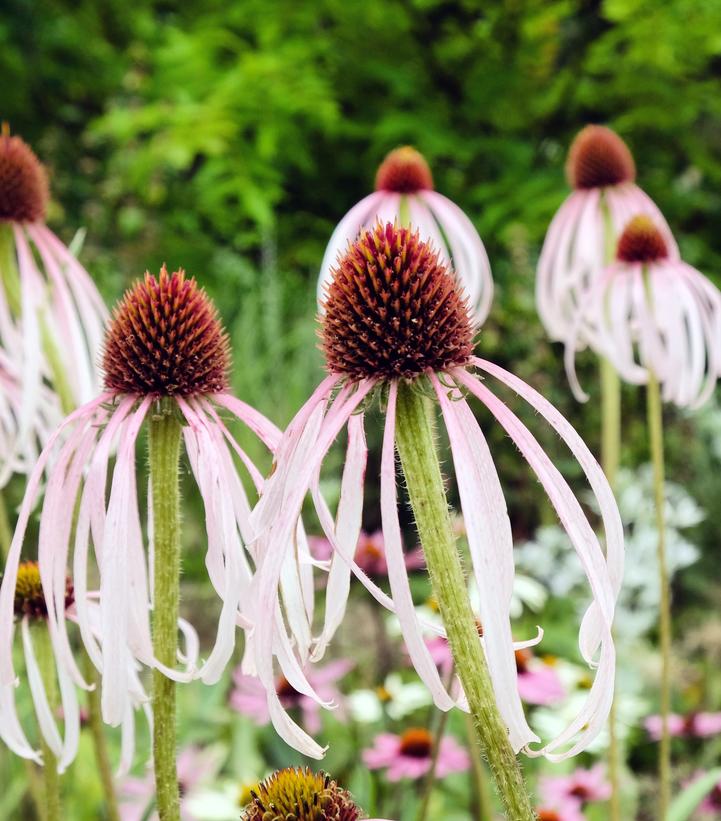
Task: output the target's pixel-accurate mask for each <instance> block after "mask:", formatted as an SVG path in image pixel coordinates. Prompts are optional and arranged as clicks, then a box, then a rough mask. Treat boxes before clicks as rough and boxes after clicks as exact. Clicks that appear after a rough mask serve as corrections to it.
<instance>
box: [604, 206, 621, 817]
mask: <svg viewBox="0 0 721 821" xmlns="http://www.w3.org/2000/svg"><path fill="white" fill-rule="evenodd" d="M602 197H603V198H602V201H601V213H602V215H603V241H604V248H603V257H604V263H605V264H606V265H609V264H610V263H611V262H612V261H613V258H614V257H615V255H616V242H617V237H616V232H615V231H614V228H613V220H612V219H611V211H610V209H609V207H608V203H607V201H606V198H605V194H604V195H602ZM600 371H601V467H602V468H603V472H604V473H605V474H606V479H608V484H609V485H610V487H611V490H613V491H615V490H616V476H617V474H618V466H619V464H620V457H621V380H620V379H619V376H618V373H617V372H616V369H615V368H614V367H613V365H612V364H611V363H610V362H609V361H608V360H607V359H606V358H605V357H601V358H600ZM617 706H618V699H617V693H616V686H615V681H614V688H613V699H612V700H611V710H610V712H609V715H608V774H609V778H610V781H611V799H610V802H609V807H608V809H609V821H621V749H620V744H619V739H618V711H617Z"/></svg>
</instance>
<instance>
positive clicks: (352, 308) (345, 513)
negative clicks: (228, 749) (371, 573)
mask: <svg viewBox="0 0 721 821" xmlns="http://www.w3.org/2000/svg"><path fill="white" fill-rule="evenodd" d="M323 307H324V311H323V314H322V316H321V319H320V322H321V343H322V348H323V351H324V353H325V357H326V363H327V368H328V371H329V374H328V376H327V377H326V378H325V379H324V380H323V381H322V382H321V384H320V385H319V386H318V388H317V389H316V391H315V392H314V393H313V395H312V396H311V397H310V399H309V400H308V402H306V404H305V405H304V406H303V407H302V408H301V410H300V411H299V412H298V414H297V415H296V417H295V419H294V420H293V421H292V422H291V424H290V425H289V427H288V429H287V431H286V433H285V435H284V437H283V439H282V440H281V442H280V444H279V446H278V450H277V455H276V465H275V470H274V472H273V474H272V476H271V477H270V478H269V479H268V480H267V483H266V486H265V490H264V493H263V495H262V496H261V499H260V501H259V503H258V505H257V507H256V509H255V511H254V514H253V517H254V523H255V526H256V531H257V533H258V545H257V555H258V556H259V565H258V567H257V570H256V575H255V576H254V578H253V582H252V584H251V586H250V591H249V594H248V596H247V598H245V599H244V604H245V608H244V612H245V613H246V616H247V618H248V619H249V620H251V621H252V620H254V619H257V616H254V615H253V614H257V613H268V612H274V611H275V610H276V609H277V608H278V607H279V605H280V595H279V580H280V577H281V571H282V568H283V565H284V562H285V561H286V560H287V557H288V555H289V543H288V539H289V538H290V536H291V535H292V534H293V532H294V531H295V528H296V527H297V526H298V520H299V515H300V511H301V506H302V504H303V500H304V498H305V496H306V494H307V493H308V492H309V491H310V492H311V493H312V495H313V497H314V500H315V503H316V509H317V512H318V514H319V517H320V520H321V524H322V525H323V527H324V531H325V535H326V537H327V538H328V539H329V540H330V541H331V542H332V544H333V547H334V551H335V553H334V556H333V559H332V563H331V568H330V578H329V583H328V591H329V593H328V603H327V606H326V616H325V625H324V629H323V631H322V633H321V635H320V637H319V640H318V648H317V652H316V653H315V654H314V656H315V657H318V656H320V655H321V654H322V650H323V649H324V647H325V645H326V644H327V642H328V640H329V638H330V636H331V635H332V633H333V631H334V630H335V628H336V627H337V623H338V613H339V612H342V604H343V602H342V601H339V600H337V599H336V598H335V597H333V596H332V595H331V591H343V592H342V594H340V595H343V596H345V595H347V590H348V585H347V584H345V583H343V577H344V575H345V574H348V573H349V572H350V569H351V567H352V568H353V570H354V571H355V573H356V574H357V575H358V577H359V578H360V579H361V581H362V582H363V583H364V584H365V585H366V587H368V589H369V590H370V591H371V592H372V593H373V595H374V596H375V597H376V598H377V600H378V601H379V602H381V603H382V604H384V605H385V606H386V607H389V608H391V609H393V610H394V611H395V613H396V614H397V616H398V619H399V621H400V624H401V628H402V631H403V635H404V638H405V641H406V645H407V647H408V651H409V655H410V657H411V660H412V661H413V663H414V665H415V668H416V670H417V671H418V673H419V675H420V676H421V678H422V679H423V680H424V682H425V683H426V684H427V685H428V687H429V688H430V690H431V692H432V694H433V698H434V700H435V703H436V705H437V706H438V707H439V708H441V709H443V710H448V709H450V708H451V707H453V706H454V704H455V703H456V702H455V701H454V699H453V698H452V697H451V695H450V694H449V693H448V692H447V690H446V688H445V686H444V684H443V682H442V681H441V678H440V675H439V672H438V669H437V667H436V664H435V663H434V661H433V658H432V656H431V653H430V651H429V649H428V647H427V644H426V642H425V641H424V635H423V626H422V625H421V623H420V621H419V618H418V615H417V613H416V610H415V608H414V606H413V600H412V597H411V591H410V587H409V584H408V577H407V572H406V567H405V564H404V561H403V551H402V547H401V531H400V525H399V519H398V510H397V495H396V457H395V453H396V450H397V451H398V453H399V455H400V460H401V465H402V468H403V473H404V475H405V479H406V483H407V486H408V492H409V497H410V501H411V504H412V507H413V510H414V512H415V516H416V524H417V526H418V530H419V534H420V537H421V543H422V545H423V549H424V551H425V556H426V562H427V566H428V570H429V573H430V577H431V581H432V583H433V588H434V594H435V598H436V600H437V601H438V603H439V606H440V611H441V615H442V617H443V621H444V623H445V628H446V631H447V633H448V637H449V640H450V644H451V649H452V651H453V656H454V659H455V663H456V669H457V671H458V675H459V677H460V680H461V683H462V685H463V689H464V691H465V698H466V699H467V701H468V705H469V706H470V709H471V712H472V713H473V715H474V718H475V721H476V726H477V729H478V732H479V736H480V739H481V741H482V743H483V746H484V748H485V751H486V754H487V755H488V757H489V760H490V763H491V766H492V769H493V772H494V775H495V777H496V780H497V783H498V786H499V791H500V792H501V795H502V797H503V799H504V802H505V806H506V809H507V812H508V813H509V815H510V816H511V817H513V818H532V817H533V815H532V810H531V807H530V803H529V802H528V798H527V796H526V795H525V789H524V787H523V782H522V778H521V775H520V771H519V769H518V764H517V761H516V760H515V757H514V752H517V751H519V750H522V749H523V750H526V751H530V745H531V744H532V743H533V742H536V741H538V737H537V736H536V734H535V733H534V732H533V731H532V730H531V728H530V727H529V725H528V723H527V721H526V719H525V716H524V713H523V706H522V704H521V700H520V697H519V693H518V682H517V670H516V657H515V652H514V641H513V636H512V630H511V622H510V606H511V594H512V587H513V576H514V567H513V539H512V535H511V526H510V521H509V519H508V514H507V512H506V504H505V499H504V495H503V491H502V488H501V484H500V480H499V478H498V474H497V472H496V469H495V466H494V463H493V458H492V456H491V453H490V451H489V448H488V445H487V443H486V440H485V438H484V436H483V434H482V432H481V429H480V427H479V425H478V423H477V421H476V419H475V417H474V415H473V413H472V411H471V408H470V405H469V404H468V402H467V399H466V396H467V395H471V396H474V397H476V398H478V399H479V400H480V401H481V403H482V404H483V405H485V406H486V408H487V409H488V410H490V411H491V413H492V415H493V416H494V417H495V418H496V419H497V420H498V422H499V423H500V424H501V425H502V427H503V428H504V429H505V430H506V431H507V432H508V434H509V435H510V437H511V438H512V440H513V441H514V442H515V443H516V444H517V445H518V447H519V449H520V451H521V453H522V454H523V456H524V457H525V458H526V459H527V461H528V462H529V465H530V466H531V468H532V469H533V470H534V472H535V473H536V475H537V476H538V478H539V480H540V481H541V483H542V484H543V486H544V488H545V489H546V492H547V493H548V494H549V498H550V500H551V502H552V504H553V505H554V507H555V508H556V510H557V512H558V514H559V517H560V519H561V521H562V523H563V525H564V527H565V528H566V530H567V532H568V534H569V537H570V539H571V542H572V544H573V545H574V547H575V549H576V551H577V553H578V555H579V558H580V560H581V562H582V564H583V567H584V570H585V572H586V575H587V577H588V580H589V583H590V586H591V591H592V595H593V603H592V605H591V606H590V609H589V610H588V612H587V614H586V616H585V618H584V621H583V624H582V627H581V632H580V647H581V651H582V654H583V656H584V658H585V659H586V661H587V662H589V663H593V664H595V663H597V664H598V670H597V674H596V678H595V681H594V683H593V686H592V687H591V689H590V691H589V695H588V699H587V701H586V704H585V705H584V708H583V710H582V712H581V714H580V715H579V716H578V717H577V718H576V719H575V720H574V721H573V722H572V724H571V725H570V726H569V727H568V728H567V729H566V730H565V731H564V732H563V733H562V734H561V735H560V736H559V737H558V738H556V739H554V740H553V741H552V742H550V743H549V744H547V745H546V746H545V747H543V748H542V749H541V750H540V751H537V752H535V753H534V754H545V755H548V756H549V757H553V758H564V757H566V756H569V755H573V754H575V753H577V752H579V751H581V750H583V749H584V748H585V747H586V746H587V744H588V743H590V741H591V740H592V739H593V738H595V736H596V735H597V734H598V732H599V731H600V729H601V727H602V725H603V723H604V721H605V718H606V716H607V714H608V709H609V706H610V703H611V697H612V691H613V688H612V681H613V673H614V665H615V652H614V646H613V641H612V639H611V622H612V618H613V610H614V605H615V600H616V597H617V594H618V588H619V585H620V580H621V570H622V563H623V534H622V527H621V521H620V517H619V514H618V510H617V507H616V504H615V501H614V499H613V495H612V494H611V491H610V489H609V487H608V483H607V482H606V479H605V477H604V476H603V474H602V472H601V470H600V468H599V466H598V464H597V463H596V461H595V460H594V459H593V457H592V456H591V454H590V453H589V451H588V449H587V448H586V446H585V445H584V444H583V442H582V441H581V440H580V438H579V437H578V435H577V434H576V433H575V431H574V430H573V429H572V427H571V426H570V425H569V423H568V422H567V421H566V420H565V419H564V418H563V417H562V416H561V414H560V413H558V411H556V410H555V409H554V408H553V407H552V406H551V405H550V404H549V403H548V402H547V401H546V400H545V399H544V398H543V397H542V396H541V395H540V394H538V393H537V392H536V391H535V390H534V389H533V388H531V387H530V386H528V385H526V384H525V383H523V382H522V381H521V380H519V379H517V378H516V377H515V376H513V375H512V374H510V373H509V372H507V371H505V370H503V369H502V368H499V367H498V366H496V365H494V364H493V363H491V362H488V361H487V360H484V359H481V358H479V357H475V356H473V335H474V326H473V323H472V321H471V317H470V312H469V307H468V304H467V302H466V300H465V299H464V296H463V292H462V290H461V288H460V286H459V284H458V282H457V280H456V279H455V278H454V277H453V276H452V274H451V273H450V272H449V270H448V269H447V268H446V267H445V265H444V264H443V263H442V262H441V260H440V258H439V255H438V253H437V252H435V251H434V250H433V248H432V246H431V245H429V244H428V243H426V242H423V241H422V240H421V239H420V236H419V234H418V233H417V232H413V231H412V230H410V229H408V228H401V227H398V226H397V225H393V224H391V223H387V224H385V225H382V224H380V223H379V224H377V225H376V226H375V227H374V228H373V229H372V230H369V231H364V232H363V233H362V234H361V236H360V237H359V238H358V240H357V241H356V242H354V243H353V244H352V245H350V246H349V247H348V249H347V250H346V252H345V254H344V255H343V256H342V257H341V258H339V260H338V262H337V265H336V268H335V269H334V272H333V279H332V281H331V282H330V284H329V286H328V288H327V291H326V297H325V301H324V306H323ZM481 374H483V375H484V376H487V377H488V376H490V377H493V378H494V379H496V380H498V381H499V382H501V383H502V384H504V385H506V386H508V387H510V388H511V389H512V390H513V391H515V393H517V394H518V395H519V396H521V397H522V398H524V399H525V400H526V401H527V402H528V403H529V404H530V405H531V406H532V407H533V408H534V409H535V410H537V411H538V412H539V413H540V415H541V416H543V417H544V418H545V419H546V420H547V421H548V422H549V423H550V424H551V426H552V427H553V428H554V429H555V430H556V431H557V432H558V433H559V435H560V436H561V438H562V439H563V440H564V441H565V442H566V444H567V445H568V446H569V448H570V450H571V451H572V453H573V454H574V456H575V457H576V458H577V459H578V461H579V463H580V465H581V467H582V469H583V470H584V472H585V474H586V476H587V478H588V480H589V483H590V485H591V487H592V489H593V491H594V493H595V495H596V497H597V499H598V503H599V507H600V510H601V512H602V518H603V521H604V527H605V531H606V545H607V548H606V554H605V555H604V552H603V550H602V549H601V546H600V544H599V542H598V539H597V537H596V536H595V534H594V533H593V530H592V528H591V526H590V524H589V522H588V520H587V518H586V516H585V515H584V513H583V511H582V510H581V507H580V505H579V503H578V501H577V499H576V497H575V496H574V494H573V493H572V491H571V490H570V488H569V486H568V485H567V483H566V482H565V480H564V479H563V478H562V476H561V474H560V473H559V471H558V469H557V468H556V466H555V465H554V464H553V462H552V461H551V459H550V458H549V457H548V456H547V455H546V453H545V452H544V451H543V450H542V448H541V447H540V445H539V444H538V442H537V441H536V439H535V438H534V437H533V435H532V434H531V432H530V431H529V430H528V429H527V428H526V427H525V425H524V424H523V423H522V422H521V420H520V419H519V418H518V417H517V416H516V415H515V413H513V411H512V410H511V409H510V408H509V407H507V406H506V405H505V404H504V403H503V402H502V401H501V400H500V399H498V398H497V397H496V396H495V395H494V394H493V393H492V392H491V390H490V388H489V387H487V385H486V382H485V381H482V380H481V378H480V375H481ZM424 393H425V396H424ZM428 394H430V395H431V396H434V397H435V399H436V400H437V402H438V404H439V405H440V408H441V412H442V418H443V421H444V423H445V427H446V430H447V433H448V437H449V441H450V446H451V453H452V457H453V464H454V467H455V475H456V479H457V482H458V489H459V493H460V499H461V506H462V510H463V514H464V517H465V525H466V531H467V536H468V544H469V548H470V553H471V558H472V563H473V572H474V575H475V580H476V583H477V585H478V588H479V592H480V597H479V598H480V620H481V623H482V624H483V637H482V638H481V637H479V633H478V628H477V624H476V620H475V617H474V614H473V612H472V610H471V607H470V604H469V602H468V599H467V597H466V596H465V595H464V591H465V580H464V576H463V571H462V568H461V564H460V559H459V556H458V553H457V550H456V546H455V538H454V535H453V530H452V526H451V522H450V519H449V515H448V509H447V503H446V497H445V492H444V486H443V480H442V477H441V472H440V466H439V462H438V457H437V454H436V450H435V445H434V442H433V430H432V424H431V420H430V418H429V403H428V402H427V401H426V398H427V395H428ZM373 395H375V396H377V397H379V398H380V399H381V401H382V404H383V408H384V410H385V433H384V439H383V447H382V457H381V469H380V481H381V518H382V529H383V541H384V549H385V553H386V562H387V565H388V579H389V583H390V588H391V597H390V598H389V597H387V596H385V595H384V593H383V592H382V591H381V590H379V589H378V587H377V586H376V585H375V584H373V583H372V582H371V581H370V579H368V577H367V576H365V574H363V573H362V572H361V571H360V569H359V568H358V567H357V565H355V564H354V563H353V551H354V549H355V545H356V544H357V541H358V534H359V529H360V522H361V511H362V503H363V486H364V475H365V468H366V459H367V449H366V446H365V438H364V414H363V410H364V408H365V407H366V406H367V404H368V402H369V401H370V399H371V397H372V396H373ZM344 428H347V430H348V449H347V456H346V460H345V466H344V470H343V478H342V483H341V498H340V502H339V506H338V512H337V518H336V520H335V521H334V520H333V517H332V515H331V513H330V511H329V510H328V508H327V507H326V506H325V505H324V503H323V500H322V499H321V498H320V496H319V495H318V493H317V477H318V474H319V471H320V469H321V465H322V463H323V460H324V457H325V455H326V453H327V452H328V450H329V448H330V446H331V445H332V443H333V441H334V440H335V438H336V437H337V435H338V434H339V433H340V432H341V430H343V429H344ZM289 622H290V620H289ZM291 628H292V624H291ZM276 629H277V625H275V624H272V623H270V622H269V621H267V620H262V619H261V620H258V621H257V623H256V624H255V629H254V633H253V650H254V655H255V659H256V667H257V672H258V675H259V677H260V679H261V681H262V682H263V683H264V685H265V687H266V693H267V698H268V703H269V708H270V713H271V716H272V717H273V721H274V724H275V726H276V729H277V730H278V732H279V733H280V734H281V736H282V737H283V738H284V739H285V740H286V741H288V743H290V744H293V745H295V746H296V747H297V748H298V749H300V750H301V751H303V752H304V753H306V754H308V755H312V756H316V757H318V756H320V755H322V753H323V750H322V749H321V748H320V747H319V746H318V745H317V744H316V742H315V741H313V739H311V738H310V737H308V736H307V735H306V734H305V733H303V732H302V731H301V730H300V728H299V727H297V725H295V724H294V723H293V722H292V721H291V719H290V717H289V716H288V715H287V714H286V713H285V711H284V710H283V709H282V705H281V703H280V701H279V698H278V695H277V692H276V688H275V686H274V664H273V659H274V656H275V657H276V658H277V659H278V662H279V664H280V665H281V667H282V665H283V664H284V659H283V658H282V657H281V655H280V654H279V653H278V652H276V651H274V650H273V644H274V642H275V643H277V637H276V636H275V635H274V634H275V631H276ZM482 646H483V648H484V649H485V653H483V652H482ZM305 684H307V682H305ZM296 687H297V685H296ZM463 703H464V702H463V701H462V702H461V704H463ZM564 747H567V749H564V750H563V751H562V752H558V751H559V750H560V749H562V748H564Z"/></svg>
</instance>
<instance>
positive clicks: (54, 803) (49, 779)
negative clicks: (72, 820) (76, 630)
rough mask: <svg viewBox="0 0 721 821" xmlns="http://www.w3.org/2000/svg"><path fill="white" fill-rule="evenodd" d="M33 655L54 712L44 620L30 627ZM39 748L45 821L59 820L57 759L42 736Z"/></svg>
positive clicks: (51, 658)
mask: <svg viewBox="0 0 721 821" xmlns="http://www.w3.org/2000/svg"><path fill="white" fill-rule="evenodd" d="M32 632H33V645H34V648H35V655H36V658H37V661H38V666H39V667H40V675H41V676H42V680H43V685H44V686H45V692H46V694H47V697H48V704H49V705H50V710H51V711H52V712H53V713H54V712H55V710H56V709H57V707H58V686H57V681H56V679H55V670H54V658H55V656H54V653H53V648H52V645H51V643H50V634H49V633H48V629H47V625H46V624H45V622H39V623H37V624H35V625H33V627H32ZM40 750H41V752H42V756H43V785H44V795H43V801H44V804H45V819H46V821H60V819H61V818H62V817H63V815H62V812H61V808H60V776H59V775H58V761H57V759H56V758H55V754H54V753H53V752H52V750H51V749H50V747H48V745H47V743H46V741H45V739H44V738H42V734H41V740H40Z"/></svg>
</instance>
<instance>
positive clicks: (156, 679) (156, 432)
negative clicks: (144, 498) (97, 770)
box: [148, 400, 181, 821]
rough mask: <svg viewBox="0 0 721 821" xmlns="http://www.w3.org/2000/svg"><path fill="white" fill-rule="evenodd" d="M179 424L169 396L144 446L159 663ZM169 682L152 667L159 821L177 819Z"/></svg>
mask: <svg viewBox="0 0 721 821" xmlns="http://www.w3.org/2000/svg"><path fill="white" fill-rule="evenodd" d="M180 440H181V426H180V423H179V421H178V420H177V418H176V417H175V415H174V413H173V405H172V403H171V402H170V401H169V400H163V401H162V402H161V403H160V408H159V412H158V413H156V414H155V415H154V416H153V417H152V419H151V421H150V435H149V437H148V448H149V456H150V478H151V482H152V504H153V525H154V530H153V539H154V546H155V562H154V568H155V570H154V591H155V596H154V606H153V650H154V652H155V655H156V657H157V658H158V660H159V661H160V662H162V663H163V664H166V665H168V666H173V665H174V664H175V660H176V655H177V650H178V628H177V624H178V608H179V603H180V481H179V473H178V466H179V461H180ZM175 725H176V718H175V682H173V681H171V680H170V679H169V678H167V676H165V675H164V674H163V673H161V672H160V671H159V670H153V759H154V762H155V788H156V796H157V798H156V801H157V808H158V815H159V817H160V821H179V819H180V798H179V791H178V773H177V766H176V746H177V745H176V726H175Z"/></svg>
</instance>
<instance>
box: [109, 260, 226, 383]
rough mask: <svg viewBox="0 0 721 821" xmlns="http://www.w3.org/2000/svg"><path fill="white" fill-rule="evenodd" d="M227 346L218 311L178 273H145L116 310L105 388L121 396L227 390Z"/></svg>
mask: <svg viewBox="0 0 721 821" xmlns="http://www.w3.org/2000/svg"><path fill="white" fill-rule="evenodd" d="M229 369H230V347H229V344H228V337H227V335H226V333H225V331H224V330H223V327H222V325H221V323H220V319H219V317H218V311H217V309H216V308H215V306H214V305H213V303H212V302H211V301H210V299H208V296H207V294H206V293H205V291H204V290H203V289H202V288H199V287H198V284H197V282H196V281H195V279H193V278H191V279H186V277H185V272H184V271H183V270H182V269H181V270H179V271H175V272H173V273H172V274H168V271H167V269H166V268H165V266H163V267H162V269H161V271H160V275H159V276H158V278H157V279H156V278H155V277H154V276H153V275H152V274H150V273H146V274H145V279H143V280H140V281H138V282H137V283H136V284H135V285H134V286H133V287H132V288H131V289H130V290H128V291H127V293H126V294H125V297H124V298H123V300H122V301H121V302H120V304H119V305H118V306H117V308H116V309H115V311H114V314H113V319H112V322H111V324H110V327H109V328H108V332H107V336H106V340H105V352H104V356H103V370H104V371H105V385H106V387H107V389H108V390H110V391H114V392H116V393H120V394H136V395H139V396H155V397H163V396H194V395H198V394H202V395H207V394H215V393H222V392H223V391H226V390H227V389H228V371H229Z"/></svg>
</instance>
